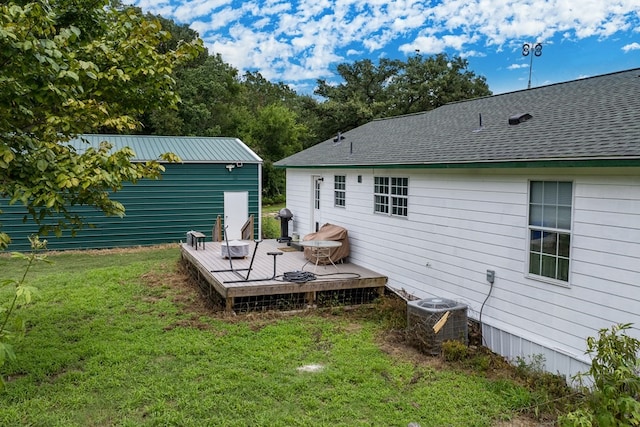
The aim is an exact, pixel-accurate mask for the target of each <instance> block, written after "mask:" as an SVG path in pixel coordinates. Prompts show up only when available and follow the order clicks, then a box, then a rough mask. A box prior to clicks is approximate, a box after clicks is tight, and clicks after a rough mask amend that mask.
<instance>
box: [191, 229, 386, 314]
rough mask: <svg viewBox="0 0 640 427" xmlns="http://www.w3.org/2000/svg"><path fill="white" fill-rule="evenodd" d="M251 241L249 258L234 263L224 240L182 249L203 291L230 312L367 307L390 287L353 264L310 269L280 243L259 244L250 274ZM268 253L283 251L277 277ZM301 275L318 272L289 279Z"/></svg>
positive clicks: (297, 253) (296, 253)
mask: <svg viewBox="0 0 640 427" xmlns="http://www.w3.org/2000/svg"><path fill="white" fill-rule="evenodd" d="M248 243H249V254H248V256H246V257H245V258H232V259H231V263H230V260H229V259H228V258H225V257H223V256H222V254H221V242H209V241H208V242H206V244H205V248H204V249H203V248H202V246H199V247H198V249H197V250H196V248H195V247H192V246H190V245H188V244H186V243H184V244H182V245H181V253H182V258H183V259H184V260H185V261H186V262H187V265H188V266H189V269H190V270H191V272H192V274H193V275H194V276H196V277H197V279H198V280H199V282H200V286H201V288H202V290H203V291H204V292H205V293H206V294H207V295H208V296H209V298H211V299H212V300H214V301H216V300H217V301H216V302H218V301H219V302H221V303H223V304H224V306H225V307H226V310H228V311H236V312H238V311H240V312H242V311H256V310H269V309H301V308H307V307H314V306H323V305H329V304H331V303H339V304H340V303H341V304H358V303H367V302H371V301H373V300H374V299H375V298H376V297H377V296H380V295H382V294H383V292H384V287H385V284H386V283H387V277H386V276H383V275H381V274H379V273H376V272H374V271H371V270H368V269H366V268H363V267H360V266H358V265H355V264H351V263H349V262H344V263H337V264H336V266H335V267H334V266H333V265H331V264H329V265H318V266H317V267H316V266H315V265H314V264H312V263H308V264H306V265H305V263H306V261H307V260H306V259H305V257H304V254H303V252H301V251H292V249H294V248H293V247H290V246H287V245H286V243H278V242H277V241H276V240H263V241H261V242H260V243H259V244H258V247H257V250H256V255H255V257H254V259H253V265H252V266H251V271H248V269H249V267H250V264H251V258H252V255H253V252H254V249H255V245H256V244H255V242H253V241H248ZM268 252H282V255H278V256H276V257H275V258H276V271H275V278H273V276H274V263H273V260H274V256H273V255H268V254H267V253H268ZM303 266H304V270H303ZM301 271H305V272H310V273H313V274H314V275H313V276H312V279H313V280H309V281H304V282H295V281H288V280H290V279H291V278H290V277H289V274H290V273H295V272H301ZM285 273H287V277H286V278H285V277H284V276H285ZM247 274H249V278H248V280H247V279H246V278H247ZM296 278H297V277H294V278H293V279H296Z"/></svg>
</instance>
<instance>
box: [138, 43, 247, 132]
mask: <svg viewBox="0 0 640 427" xmlns="http://www.w3.org/2000/svg"><path fill="white" fill-rule="evenodd" d="M176 80H177V85H176V87H177V92H178V94H179V95H180V98H181V103H180V105H179V106H178V108H177V109H171V108H160V109H157V110H155V111H154V112H153V113H152V114H151V115H150V116H149V118H148V127H147V129H146V130H147V131H151V132H152V133H155V134H161V135H194V136H235V135H236V134H237V130H238V127H239V126H240V125H241V124H242V122H243V121H244V119H245V117H246V116H248V113H245V112H244V107H243V106H242V104H241V103H240V102H238V98H239V97H240V93H241V90H242V88H241V85H240V82H239V81H238V71H237V70H236V69H235V68H233V67H232V66H231V65H229V64H227V63H225V62H224V61H223V60H222V57H221V56H220V55H211V56H208V57H207V58H206V59H205V60H204V62H203V63H202V64H200V65H197V66H194V67H190V68H183V69H181V70H179V71H178V72H177V73H176Z"/></svg>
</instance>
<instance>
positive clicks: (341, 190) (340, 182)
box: [333, 175, 347, 208]
mask: <svg viewBox="0 0 640 427" xmlns="http://www.w3.org/2000/svg"><path fill="white" fill-rule="evenodd" d="M346 193H347V181H346V177H345V176H344V175H335V176H334V177H333V204H334V205H335V206H338V207H341V208H344V207H345V204H346Z"/></svg>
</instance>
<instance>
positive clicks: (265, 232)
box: [262, 216, 280, 239]
mask: <svg viewBox="0 0 640 427" xmlns="http://www.w3.org/2000/svg"><path fill="white" fill-rule="evenodd" d="M278 237H280V221H278V220H277V219H275V218H274V217H272V216H264V217H262V238H263V239H277V238H278Z"/></svg>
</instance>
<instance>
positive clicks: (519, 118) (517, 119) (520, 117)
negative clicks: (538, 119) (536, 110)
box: [509, 113, 533, 125]
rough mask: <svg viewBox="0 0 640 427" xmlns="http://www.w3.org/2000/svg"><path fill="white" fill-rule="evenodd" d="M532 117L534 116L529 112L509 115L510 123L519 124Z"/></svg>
mask: <svg viewBox="0 0 640 427" xmlns="http://www.w3.org/2000/svg"><path fill="white" fill-rule="evenodd" d="M531 118H533V116H532V115H531V114H529V113H520V114H514V115H513V116H511V117H509V124H510V125H519V124H520V123H522V122H526V121H527V120H529V119H531Z"/></svg>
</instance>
